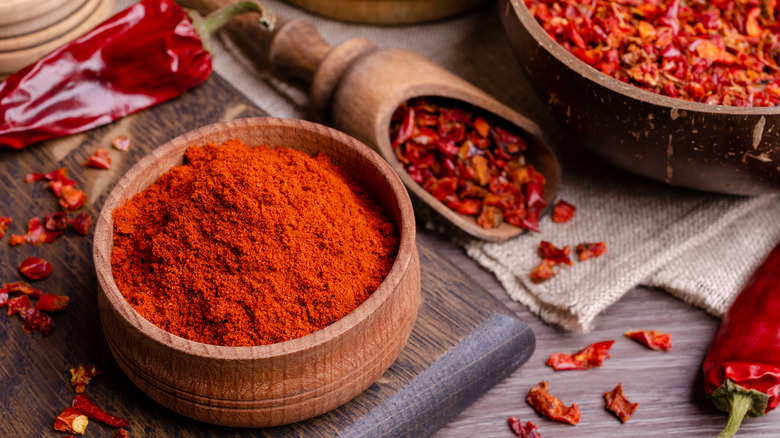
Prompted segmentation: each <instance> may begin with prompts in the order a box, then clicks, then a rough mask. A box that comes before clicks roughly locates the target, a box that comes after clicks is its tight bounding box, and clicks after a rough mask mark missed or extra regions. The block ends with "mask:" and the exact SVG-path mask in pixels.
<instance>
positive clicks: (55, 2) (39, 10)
mask: <svg viewBox="0 0 780 438" xmlns="http://www.w3.org/2000/svg"><path fill="white" fill-rule="evenodd" d="M30 1H31V0H3V1H2V2H0V26H2V25H6V24H13V23H18V22H21V21H26V20H19V19H18V17H16V16H15V15H13V14H12V13H11V12H13V11H14V10H19V9H20V8H25V9H29V8H35V12H34V13H33V14H30V15H29V17H28V18H27V19H28V20H29V19H32V20H34V19H35V18H37V17H38V16H40V15H43V14H46V13H47V12H50V11H52V10H54V9H56V8H58V7H60V6H62V5H63V4H65V3H67V2H69V1H70V0H38V1H37V4H35V5H31V4H30Z"/></svg>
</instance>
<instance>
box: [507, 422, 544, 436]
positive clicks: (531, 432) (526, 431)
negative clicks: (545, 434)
mask: <svg viewBox="0 0 780 438" xmlns="http://www.w3.org/2000/svg"><path fill="white" fill-rule="evenodd" d="M507 423H509V428H510V429H512V432H514V433H515V435H517V436H519V437H520V438H542V436H541V435H540V434H539V431H538V430H537V427H536V425H535V424H533V423H531V422H530V421H526V422H525V424H523V422H522V421H520V420H518V419H517V418H515V417H509V419H508V420H507Z"/></svg>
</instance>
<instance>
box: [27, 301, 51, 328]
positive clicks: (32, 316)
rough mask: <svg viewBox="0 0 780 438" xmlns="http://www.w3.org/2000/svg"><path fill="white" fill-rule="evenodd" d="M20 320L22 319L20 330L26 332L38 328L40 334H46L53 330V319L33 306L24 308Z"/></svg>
mask: <svg viewBox="0 0 780 438" xmlns="http://www.w3.org/2000/svg"><path fill="white" fill-rule="evenodd" d="M23 296H26V295H23ZM22 320H24V324H23V325H22V330H24V331H26V332H27V333H32V332H33V331H34V330H38V331H39V332H41V333H42V334H44V335H48V334H50V333H51V331H52V330H54V320H53V319H52V317H51V316H49V315H47V314H45V313H43V312H41V311H40V310H38V309H35V308H29V309H27V310H25V311H24V312H23V313H22Z"/></svg>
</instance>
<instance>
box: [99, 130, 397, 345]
mask: <svg viewBox="0 0 780 438" xmlns="http://www.w3.org/2000/svg"><path fill="white" fill-rule="evenodd" d="M185 163H186V164H184V165H182V166H177V167H175V168H173V169H171V170H170V171H168V172H167V173H166V174H164V175H163V176H162V177H160V178H159V179H158V180H157V182H156V183H154V184H153V185H151V186H149V187H148V188H147V189H146V190H144V191H142V192H140V193H138V194H136V195H135V196H134V197H133V198H132V199H130V200H128V201H127V202H126V203H125V204H124V205H122V206H121V207H119V208H117V209H115V210H114V211H113V213H112V215H113V219H114V247H113V251H112V253H111V265H112V271H113V276H114V280H115V281H116V284H117V286H118V288H119V291H120V292H121V293H122V295H123V296H124V297H125V299H126V300H127V301H128V302H129V303H130V304H131V306H132V307H133V308H134V309H135V310H136V311H137V312H138V313H140V314H141V315H142V316H143V317H145V318H146V319H147V320H149V321H150V322H151V323H153V324H155V325H156V326H158V327H160V328H162V329H163V330H166V331H168V332H170V333H173V334H175V335H177V336H181V337H183V338H185V339H189V340H193V341H197V342H202V343H208V344H216V345H225V346H250V345H264V344H272V343H277V342H282V341H286V340H290V339H294V338H298V337H301V336H304V335H306V334H309V333H312V332H314V331H317V330H319V329H322V328H324V327H325V326H328V325H330V324H332V323H333V322H335V321H337V320H339V319H341V318H342V317H343V316H345V315H346V314H348V313H350V312H351V311H352V310H354V309H355V308H357V306H358V305H360V304H361V303H362V302H363V301H364V300H365V299H367V298H368V296H369V295H370V294H371V293H372V292H373V291H374V290H375V289H376V288H377V287H378V286H379V284H380V283H381V282H382V281H383V279H384V278H385V277H386V276H387V274H388V272H389V270H390V268H391V266H392V264H393V261H394V259H395V256H396V253H397V251H398V244H399V235H398V231H397V229H396V227H395V226H394V225H393V223H392V222H390V220H389V219H388V217H387V216H386V213H385V212H383V210H382V209H381V208H380V207H379V206H378V205H377V204H376V203H375V202H374V201H373V200H372V199H371V198H370V197H369V196H368V194H367V193H366V192H365V191H364V190H363V188H361V187H360V186H359V185H358V184H357V183H355V182H354V181H353V180H352V179H351V178H350V177H349V176H348V174H347V172H346V170H344V169H341V168H339V167H337V166H335V165H334V164H332V163H331V161H330V159H329V158H327V157H326V156H325V155H322V154H320V155H316V156H310V155H307V154H305V153H303V152H300V151H296V150H293V149H287V148H281V147H278V148H270V147H267V146H256V147H250V146H247V145H246V144H244V143H243V142H241V141H239V140H231V141H228V142H226V143H225V144H223V145H216V144H209V145H206V146H203V147H200V146H191V147H189V148H188V149H187V152H186V154H185ZM161 284H164V285H165V287H163V288H161V287H160V285H161Z"/></svg>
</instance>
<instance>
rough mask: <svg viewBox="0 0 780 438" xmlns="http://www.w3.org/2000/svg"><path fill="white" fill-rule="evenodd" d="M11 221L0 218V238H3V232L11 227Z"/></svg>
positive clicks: (3, 217)
mask: <svg viewBox="0 0 780 438" xmlns="http://www.w3.org/2000/svg"><path fill="white" fill-rule="evenodd" d="M11 222H13V219H11V218H10V217H6V216H0V238H2V237H3V236H5V232H6V231H7V230H8V226H9V225H11Z"/></svg>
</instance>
